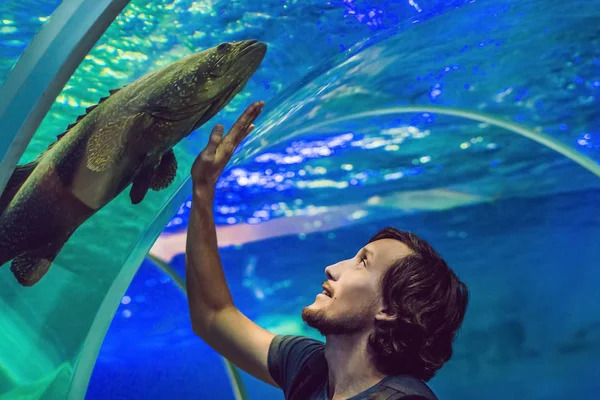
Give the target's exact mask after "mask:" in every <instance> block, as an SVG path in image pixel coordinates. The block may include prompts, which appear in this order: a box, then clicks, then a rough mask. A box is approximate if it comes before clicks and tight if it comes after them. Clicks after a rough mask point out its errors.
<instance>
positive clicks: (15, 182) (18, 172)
mask: <svg viewBox="0 0 600 400" xmlns="http://www.w3.org/2000/svg"><path fill="white" fill-rule="evenodd" d="M37 165H38V163H37V161H34V162H30V163H29V164H24V165H20V166H18V167H16V168H15V170H14V171H13V173H12V175H11V176H10V178H9V179H8V182H7V183H6V186H5V187H4V191H3V192H2V195H1V196H0V214H2V212H3V211H4V209H5V208H6V207H8V205H9V204H10V202H11V201H12V199H13V198H14V197H15V195H16V194H17V192H18V191H19V189H20V188H21V186H23V183H25V181H26V180H27V178H29V175H31V173H32V172H33V170H34V169H35V167H37Z"/></svg>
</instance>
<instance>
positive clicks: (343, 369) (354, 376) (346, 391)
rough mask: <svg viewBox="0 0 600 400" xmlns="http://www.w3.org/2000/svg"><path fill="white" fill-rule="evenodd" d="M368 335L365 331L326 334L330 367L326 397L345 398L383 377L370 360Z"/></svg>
mask: <svg viewBox="0 0 600 400" xmlns="http://www.w3.org/2000/svg"><path fill="white" fill-rule="evenodd" d="M367 339H368V333H360V334H354V335H342V336H338V335H331V336H328V337H327V341H326V344H325V358H326V359H327V365H328V368H329V391H328V394H327V395H328V398H329V399H331V400H338V399H347V398H349V397H352V396H355V395H357V394H359V393H361V392H363V391H365V390H367V389H368V388H370V387H371V386H373V385H375V384H377V383H378V382H379V381H381V380H382V379H383V378H385V375H383V374H382V373H380V372H379V371H378V370H377V368H375V365H374V364H373V362H372V359H371V357H370V355H369V351H368V344H367Z"/></svg>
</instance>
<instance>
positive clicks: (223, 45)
mask: <svg viewBox="0 0 600 400" xmlns="http://www.w3.org/2000/svg"><path fill="white" fill-rule="evenodd" d="M229 50H231V44H229V43H221V44H220V45H219V46H218V47H217V51H220V52H227V51H229Z"/></svg>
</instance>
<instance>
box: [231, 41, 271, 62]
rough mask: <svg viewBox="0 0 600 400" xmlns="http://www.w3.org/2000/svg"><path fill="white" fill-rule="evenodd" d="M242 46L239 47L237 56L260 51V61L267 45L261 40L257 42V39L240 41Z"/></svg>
mask: <svg viewBox="0 0 600 400" xmlns="http://www.w3.org/2000/svg"><path fill="white" fill-rule="evenodd" d="M242 43H243V44H242V47H241V48H240V54H239V56H238V57H240V58H242V57H244V56H246V55H248V54H252V53H257V54H258V53H261V55H260V57H259V58H260V60H261V61H262V59H263V57H264V56H265V54H266V53H267V45H266V44H264V43H263V42H259V41H258V40H254V39H251V40H246V41H245V42H242Z"/></svg>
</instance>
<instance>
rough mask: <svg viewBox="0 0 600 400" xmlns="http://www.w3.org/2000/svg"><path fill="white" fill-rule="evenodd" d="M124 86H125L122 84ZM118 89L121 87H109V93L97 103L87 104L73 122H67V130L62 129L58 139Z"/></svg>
mask: <svg viewBox="0 0 600 400" xmlns="http://www.w3.org/2000/svg"><path fill="white" fill-rule="evenodd" d="M123 87H125V86H123ZM119 90H121V88H117V89H111V90H109V91H108V93H110V94H109V95H108V96H105V97H102V98H101V99H100V100H98V103H96V104H94V105H93V106H89V107H88V108H86V109H85V113H83V114H81V115H80V116H78V117H77V119H76V120H75V122H73V123H71V124H69V126H67V130H66V131H64V132H63V133H61V134H60V135H58V136H59V139H60V138H61V137H63V136H64V135H65V134H66V133H67V132H68V131H70V130H71V129H72V128H73V127H74V126H75V125H77V124H78V123H79V121H81V120H82V119H84V118H85V117H86V116H87V115H88V114H89V113H91V112H92V111H93V110H94V109H95V108H96V107H98V106H99V105H100V104H102V103H104V101H106V99H108V98H110V96H112V95H113V94H115V93H117V92H118V91H119Z"/></svg>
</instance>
